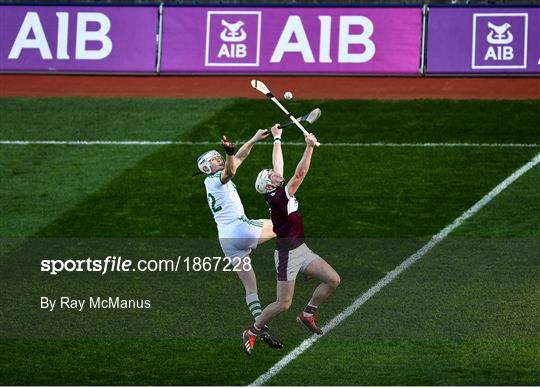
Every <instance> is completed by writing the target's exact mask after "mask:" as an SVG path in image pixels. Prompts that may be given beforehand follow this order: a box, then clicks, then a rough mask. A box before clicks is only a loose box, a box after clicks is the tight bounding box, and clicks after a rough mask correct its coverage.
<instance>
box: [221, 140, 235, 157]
mask: <svg viewBox="0 0 540 388" xmlns="http://www.w3.org/2000/svg"><path fill="white" fill-rule="evenodd" d="M221 145H222V146H223V148H224V149H225V153H226V154H227V155H234V143H231V142H230V141H228V140H227V136H225V135H224V136H223V139H222V140H221Z"/></svg>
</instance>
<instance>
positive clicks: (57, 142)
mask: <svg viewBox="0 0 540 388" xmlns="http://www.w3.org/2000/svg"><path fill="white" fill-rule="evenodd" d="M0 145H83V146H87V145H134V146H155V145H158V146H159V145H216V146H217V145H219V144H218V143H216V142H210V141H181V140H178V141H175V140H161V141H159V140H156V141H153V140H0ZM257 145H272V143H257ZM284 145H291V146H305V145H306V143H304V142H290V143H287V142H285V143H284ZM321 146H325V147H492V148H507V147H509V148H535V147H540V144H530V143H529V144H528V143H382V142H379V143H323V144H321Z"/></svg>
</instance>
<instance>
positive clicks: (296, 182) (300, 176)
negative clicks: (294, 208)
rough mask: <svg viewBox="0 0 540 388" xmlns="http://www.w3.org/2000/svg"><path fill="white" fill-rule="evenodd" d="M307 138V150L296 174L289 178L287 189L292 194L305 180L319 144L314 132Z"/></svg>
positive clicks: (297, 167)
mask: <svg viewBox="0 0 540 388" xmlns="http://www.w3.org/2000/svg"><path fill="white" fill-rule="evenodd" d="M305 140H306V150H305V151H304V155H303V156H302V159H300V162H299V163H298V166H296V170H295V172H294V176H293V177H292V178H291V179H290V180H289V183H287V191H288V193H289V195H291V196H292V195H294V194H295V193H296V190H298V188H299V187H300V185H301V184H302V182H303V181H304V178H305V177H306V175H307V173H308V171H309V166H310V164H311V156H312V155H313V148H314V147H315V145H316V144H317V138H316V137H315V135H313V134H312V133H310V134H309V135H306V136H305Z"/></svg>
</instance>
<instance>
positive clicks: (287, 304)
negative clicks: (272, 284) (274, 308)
mask: <svg viewBox="0 0 540 388" xmlns="http://www.w3.org/2000/svg"><path fill="white" fill-rule="evenodd" d="M291 305H292V299H285V300H280V301H279V302H278V307H279V309H280V310H281V311H282V312H283V311H287V310H288V309H290V308H291Z"/></svg>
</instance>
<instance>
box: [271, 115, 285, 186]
mask: <svg viewBox="0 0 540 388" xmlns="http://www.w3.org/2000/svg"><path fill="white" fill-rule="evenodd" d="M271 131H272V135H273V136H274V148H273V150H272V166H273V170H274V171H275V172H277V173H278V174H279V175H281V176H283V152H282V151H281V132H282V131H283V130H282V129H281V127H280V126H279V124H276V125H274V126H273V127H272V129H271Z"/></svg>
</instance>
